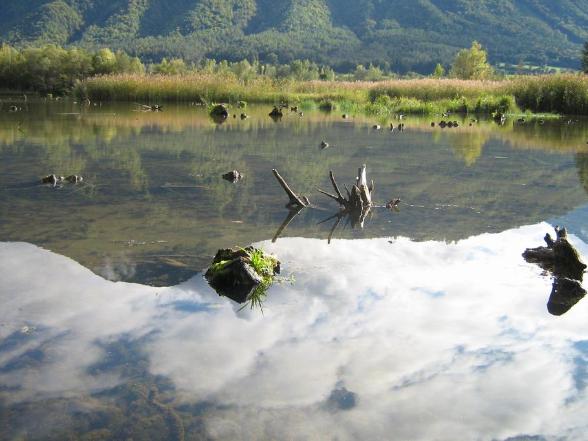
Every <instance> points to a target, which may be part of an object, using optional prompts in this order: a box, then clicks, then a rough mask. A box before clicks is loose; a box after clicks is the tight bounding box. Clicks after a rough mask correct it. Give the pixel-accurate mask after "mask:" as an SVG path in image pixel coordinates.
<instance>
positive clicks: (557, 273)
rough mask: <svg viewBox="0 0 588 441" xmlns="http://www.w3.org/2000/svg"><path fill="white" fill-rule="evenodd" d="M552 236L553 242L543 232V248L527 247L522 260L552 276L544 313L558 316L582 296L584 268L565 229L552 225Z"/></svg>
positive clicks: (583, 291) (583, 290)
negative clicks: (537, 266) (553, 229)
mask: <svg viewBox="0 0 588 441" xmlns="http://www.w3.org/2000/svg"><path fill="white" fill-rule="evenodd" d="M555 234H556V240H553V238H552V237H551V235H550V234H549V233H547V234H546V235H545V237H544V240H545V243H546V244H547V246H545V247H537V248H527V249H526V250H525V252H524V253H523V257H524V258H525V260H526V261H527V262H530V263H535V264H537V265H539V266H540V267H541V268H543V269H544V270H545V271H547V272H549V273H552V274H553V276H554V279H553V285H552V287H551V294H550V295H549V300H548V302H547V310H548V311H549V313H550V314H553V315H562V314H565V313H566V312H567V311H569V309H570V308H571V307H572V306H574V305H575V304H576V303H578V301H580V300H581V299H582V298H583V297H584V296H585V295H586V290H585V289H584V288H582V279H583V278H584V270H585V269H586V265H585V264H584V262H582V260H581V259H580V254H579V253H578V251H577V250H576V249H575V248H574V246H573V245H572V244H571V243H570V242H569V241H568V236H567V232H566V229H565V228H559V227H557V226H556V227H555Z"/></svg>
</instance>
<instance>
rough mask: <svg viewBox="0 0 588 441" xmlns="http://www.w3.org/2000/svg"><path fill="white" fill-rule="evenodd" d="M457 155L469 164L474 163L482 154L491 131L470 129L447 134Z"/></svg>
mask: <svg viewBox="0 0 588 441" xmlns="http://www.w3.org/2000/svg"><path fill="white" fill-rule="evenodd" d="M447 138H448V139H449V142H450V144H451V147H452V148H453V152H454V153H455V156H457V157H458V158H460V159H462V160H463V162H464V163H465V164H466V165H467V166H470V165H473V164H474V163H475V162H476V161H477V160H478V158H479V157H480V156H481V155H482V150H483V149H484V145H485V144H486V141H488V138H490V132H483V131H479V130H470V131H464V132H455V133H451V134H448V135H447Z"/></svg>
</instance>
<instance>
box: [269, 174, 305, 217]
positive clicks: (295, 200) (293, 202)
mask: <svg viewBox="0 0 588 441" xmlns="http://www.w3.org/2000/svg"><path fill="white" fill-rule="evenodd" d="M272 173H273V174H274V176H275V177H276V179H277V180H278V182H279V183H280V185H281V186H282V188H283V189H284V191H285V192H286V194H287V195H288V198H289V199H290V202H288V203H287V204H286V207H287V208H295V207H308V206H309V205H310V201H309V200H308V198H307V197H306V196H302V197H301V196H298V195H297V194H296V193H294V191H292V189H291V188H290V186H289V185H288V183H287V182H286V180H285V179H284V178H282V176H281V175H280V173H278V171H277V170H276V169H275V168H274V169H272Z"/></svg>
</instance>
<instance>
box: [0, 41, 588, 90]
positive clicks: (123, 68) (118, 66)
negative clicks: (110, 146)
mask: <svg viewBox="0 0 588 441" xmlns="http://www.w3.org/2000/svg"><path fill="white" fill-rule="evenodd" d="M586 59H587V60H588V57H586ZM121 73H130V74H139V75H142V74H162V75H181V74H189V73H205V74H206V73H207V74H219V77H221V76H226V75H229V76H233V77H234V78H237V79H239V80H242V81H244V82H246V81H248V80H253V79H255V78H259V77H267V78H272V79H292V80H297V81H311V80H324V81H332V80H335V79H341V80H351V81H378V80H382V79H386V78H395V77H397V75H396V74H394V73H392V72H390V71H389V69H388V68H387V66H377V65H372V64H370V65H368V66H364V65H362V64H359V65H356V66H355V68H353V69H351V70H350V71H349V72H347V73H338V74H336V73H335V71H334V70H333V68H332V67H330V66H327V65H321V64H318V63H316V62H313V61H309V60H294V61H292V62H291V63H289V64H279V63H277V62H276V63H275V64H272V63H262V62H260V61H259V60H241V61H236V62H229V61H226V60H223V61H216V60H214V59H204V60H202V61H200V62H198V63H187V62H185V61H184V60H183V59H181V58H173V59H167V58H164V59H163V60H162V61H161V62H160V63H152V64H147V65H146V64H144V63H143V62H142V61H141V60H140V59H139V58H137V57H131V56H129V55H128V54H126V53H125V52H124V51H122V50H117V51H112V50H110V49H107V48H103V49H99V50H96V51H89V50H86V49H83V48H77V47H74V48H62V47H59V46H56V45H45V46H42V47H27V48H23V49H17V48H14V47H12V46H10V45H8V44H2V45H1V46H0V85H1V86H0V87H3V88H5V89H8V90H19V91H35V92H39V93H41V94H47V93H52V94H57V95H63V94H67V93H68V92H69V91H71V90H72V89H73V87H74V86H75V84H76V83H77V82H78V81H81V80H84V79H85V78H88V77H91V76H95V75H108V74H121ZM431 76H433V77H436V78H441V77H445V76H448V77H451V78H460V79H490V78H495V73H494V71H493V69H492V67H491V66H490V64H489V63H488V61H487V54H486V51H485V50H484V49H483V48H482V46H481V45H480V44H479V43H478V42H473V43H472V46H471V47H470V48H468V49H462V50H460V51H459V52H458V53H457V55H456V56H455V58H454V60H453V62H452V64H451V65H445V66H443V65H442V64H440V63H439V64H437V66H436V68H435V69H434V71H433V72H432V73H431Z"/></svg>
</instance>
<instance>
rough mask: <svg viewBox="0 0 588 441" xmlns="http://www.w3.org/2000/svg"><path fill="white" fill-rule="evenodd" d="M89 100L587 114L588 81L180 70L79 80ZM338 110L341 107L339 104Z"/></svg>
mask: <svg viewBox="0 0 588 441" xmlns="http://www.w3.org/2000/svg"><path fill="white" fill-rule="evenodd" d="M76 93H77V94H78V95H87V96H89V97H90V99H92V100H95V101H109V100H112V101H130V102H136V101H140V102H146V103H153V102H159V101H177V102H202V101H207V102H211V101H217V102H224V101H225V102H237V101H239V100H243V101H250V102H259V103H277V102H280V101H292V102H303V101H305V100H310V101H315V102H320V101H325V100H332V101H339V102H346V103H355V104H357V103H359V104H364V105H365V104H368V103H374V102H375V101H376V100H377V99H378V97H381V96H388V97H390V98H392V99H395V100H402V103H398V102H396V104H397V106H396V108H395V111H403V112H418V113H426V112H427V111H431V109H430V106H431V103H437V105H436V106H434V110H435V111H437V110H438V109H440V108H446V110H452V111H462V112H478V113H490V112H493V111H496V110H499V109H500V108H502V109H503V110H506V111H510V110H513V108H514V107H515V101H516V104H517V105H519V106H520V107H522V108H523V109H524V110H530V111H534V112H559V113H566V114H588V79H587V78H586V77H585V76H583V75H574V74H565V75H544V76H526V77H516V78H514V79H508V80H502V81H474V80H458V79H433V78H425V79H410V80H386V81H379V82H368V81H356V82H350V81H294V80H275V79H271V78H256V79H253V80H249V81H243V80H240V79H238V78H236V77H235V76H233V75H219V74H214V75H213V74H208V73H192V74H186V75H176V76H173V75H139V74H121V75H109V76H99V77H94V78H90V79H87V80H85V81H84V82H83V83H81V84H80V85H79V86H78V88H77V89H76ZM343 107H345V106H343Z"/></svg>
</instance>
